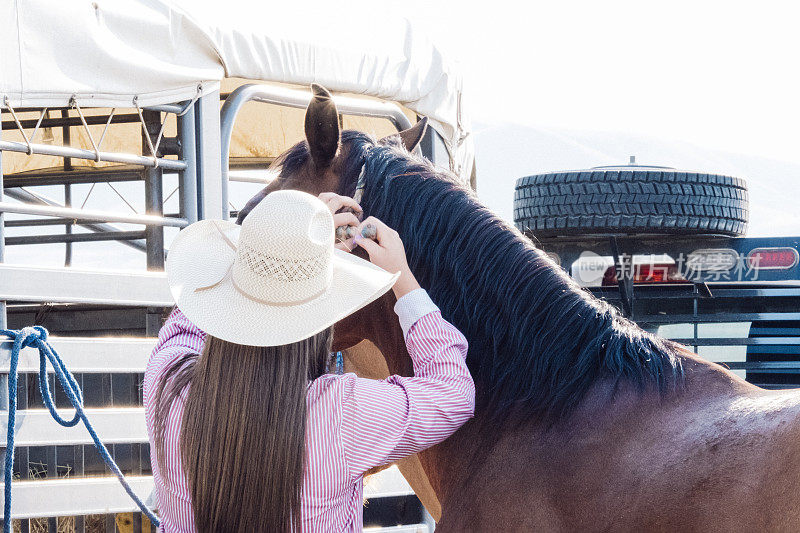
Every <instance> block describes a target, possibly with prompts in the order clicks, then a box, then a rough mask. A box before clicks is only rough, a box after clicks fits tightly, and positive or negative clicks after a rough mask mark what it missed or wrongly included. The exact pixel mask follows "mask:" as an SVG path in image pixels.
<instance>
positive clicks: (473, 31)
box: [7, 0, 800, 267]
mask: <svg viewBox="0 0 800 533" xmlns="http://www.w3.org/2000/svg"><path fill="white" fill-rule="evenodd" d="M181 1H183V0H181ZM237 1H238V2H239V4H242V3H244V0H237ZM194 2H211V4H209V5H212V6H215V5H218V4H219V2H218V1H217V0H213V1H212V0H192V3H193V5H195V4H194ZM332 5H333V4H331V3H330V2H326V3H322V2H321V1H319V0H311V1H307V2H305V3H304V4H302V7H301V8H298V9H302V10H304V12H305V15H306V16H320V15H319V13H320V12H323V11H324V10H325V9H331V6H332ZM214 8H216V7H214ZM335 8H336V9H350V10H354V11H355V10H359V11H361V12H366V13H368V14H369V16H370V17H373V18H374V20H375V24H380V21H381V20H385V19H386V18H388V17H405V18H408V19H409V20H410V21H411V23H412V25H413V26H414V27H415V28H418V29H421V30H424V31H426V32H427V33H428V34H429V35H430V37H431V39H432V40H433V41H434V42H435V43H436V44H437V46H438V47H439V48H440V49H442V50H443V51H444V52H445V53H446V54H447V55H448V56H449V57H450V58H451V59H452V60H453V61H455V62H456V63H457V65H458V68H459V70H460V72H461V73H462V74H463V77H464V100H463V102H464V104H465V106H466V110H467V111H468V113H469V114H470V115H471V117H472V131H473V140H474V142H475V145H476V154H477V164H478V193H479V195H480V197H481V199H482V200H483V201H484V202H485V203H486V204H487V205H488V206H489V207H490V208H492V209H493V210H495V211H496V212H497V213H499V214H500V215H501V216H504V217H506V218H509V219H510V218H511V209H512V198H513V188H514V183H515V181H516V179H517V178H519V177H521V176H524V175H529V174H534V173H539V172H548V171H554V170H567V169H579V168H588V167H592V166H597V165H609V164H622V163H626V162H627V161H628V156H630V155H636V156H637V161H638V162H639V163H642V164H647V163H651V164H658V165H665V166H673V167H676V168H682V169H685V170H696V171H702V172H718V173H725V174H732V175H736V176H740V177H744V178H746V179H747V180H748V184H749V187H750V194H751V215H750V220H751V224H750V232H749V235H751V236H758V235H800V210H798V209H797V208H796V204H797V199H798V198H800V150H798V148H799V147H800V128H798V124H800V105H799V104H798V99H799V98H800V76H799V75H798V71H800V69H799V68H798V55H800V53H799V52H800V46H798V44H800V43H798V41H800V32H797V30H796V27H795V26H796V22H797V20H800V18H798V15H799V14H800V12H799V11H800V8H798V7H796V6H795V5H793V4H792V3H791V2H773V1H769V0H762V1H760V2H738V1H726V2H720V1H716V0H704V1H697V0H695V1H684V0H676V1H671V2H659V3H655V2H642V1H627V0H605V1H602V2H598V1H561V2H555V1H547V2H542V1H538V0H537V1H527V2H511V1H508V0H494V1H492V2H486V1H481V2H472V1H451V0H445V1H437V2H430V1H422V0H404V1H402V2H400V1H396V0H386V1H384V2H375V1H374V0H371V1H360V0H359V1H354V2H342V3H338V4H336V5H335ZM121 187H124V185H121ZM165 189H167V190H171V189H168V188H167V187H165ZM240 189H241V190H240V192H239V193H238V194H239V196H241V197H242V198H235V199H236V201H240V202H241V200H242V199H244V198H246V197H247V195H249V194H251V193H252V192H255V190H256V189H257V187H252V186H250V188H247V187H244V188H242V187H240ZM129 192H130V193H131V194H130V196H131V197H132V198H134V199H135V200H134V201H139V200H140V199H141V193H140V192H139V193H138V194H137V193H136V191H135V190H134V189H131V191H129ZM52 194H53V196H55V197H58V194H59V193H58V191H54V192H53V193H52ZM75 194H76V196H77V197H79V198H82V197H83V195H84V194H85V192H81V191H76V192H75ZM95 194H96V197H95V198H93V199H92V201H91V202H94V201H98V202H100V204H99V205H97V206H91V205H87V207H94V208H96V209H97V208H103V204H104V203H105V202H107V201H109V198H110V199H113V198H114V196H113V194H111V193H109V192H108V191H105V193H101V194H99V195H97V193H95ZM173 201H174V198H173ZM91 202H90V204H91ZM135 205H136V204H135ZM122 207H123V208H124V205H123V206H122ZM171 231H172V230H170V234H171ZM113 246H115V248H116V249H117V252H118V254H117V256H116V257H117V259H118V261H117V262H118V263H119V264H120V265H122V266H125V267H127V266H136V267H139V263H140V262H142V260H143V259H142V257H141V254H138V253H137V252H133V251H130V250H129V249H127V248H124V247H122V246H120V245H113ZM21 248H30V247H10V248H9V250H8V252H7V253H8V255H7V260H8V261H10V262H17V261H16V260H17V259H24V258H23V250H22V249H21ZM63 249H64V247H63V245H52V246H38V247H37V254H36V256H37V257H40V258H41V257H50V258H52V259H53V261H54V262H55V264H57V263H58V262H59V261H61V260H62V258H63ZM75 249H76V253H75V257H76V263H77V264H84V265H85V264H92V263H93V262H95V261H96V260H97V259H98V258H103V257H104V255H105V250H106V249H107V245H105V244H81V245H76V247H75ZM18 256H19V257H18Z"/></svg>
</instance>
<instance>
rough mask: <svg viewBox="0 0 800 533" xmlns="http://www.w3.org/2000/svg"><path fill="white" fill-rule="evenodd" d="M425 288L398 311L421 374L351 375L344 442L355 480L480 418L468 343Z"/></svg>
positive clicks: (344, 408)
mask: <svg viewBox="0 0 800 533" xmlns="http://www.w3.org/2000/svg"><path fill="white" fill-rule="evenodd" d="M418 291H420V292H418ZM418 291H412V292H411V293H408V294H407V295H406V296H404V297H403V298H401V299H400V300H398V302H397V305H396V306H395V311H396V312H397V314H398V317H399V318H400V322H401V325H403V329H404V333H405V332H406V331H407V333H406V334H405V340H406V346H407V348H408V353H409V355H410V356H411V359H412V361H413V364H414V376H413V377H401V376H390V377H389V378H387V379H385V380H381V381H377V380H371V379H363V378H357V377H355V376H350V378H349V379H348V380H347V381H346V382H345V391H344V397H343V405H342V421H341V424H342V445H343V448H344V453H345V458H346V460H347V463H348V468H349V470H350V475H351V476H352V477H353V478H358V477H359V476H361V475H363V474H364V472H366V471H367V470H369V469H370V468H374V467H376V466H380V465H383V464H387V463H390V462H393V461H396V460H398V459H401V458H403V457H407V456H409V455H412V454H414V453H416V452H419V451H422V450H424V449H426V448H429V447H431V446H433V445H435V444H438V443H439V442H441V441H443V440H445V439H446V438H447V437H449V436H450V435H452V434H453V433H454V432H455V431H456V430H457V429H458V428H459V427H461V425H463V424H464V423H465V422H466V421H467V420H469V419H470V418H471V417H472V415H473V414H474V411H475V385H474V383H473V381H472V377H471V376H470V374H469V370H468V369H467V365H466V362H465V358H466V355H467V340H466V338H465V337H464V335H462V334H461V332H459V331H458V330H457V329H456V328H455V326H453V325H452V324H450V323H449V322H447V321H446V320H444V319H443V318H442V315H441V313H440V312H439V309H438V308H437V307H436V306H435V305H433V302H431V301H430V298H429V297H428V295H427V293H426V292H425V291H424V290H418ZM409 296H410V297H411V298H409ZM406 298H409V299H408V300H405V299H406ZM404 300H405V301H404Z"/></svg>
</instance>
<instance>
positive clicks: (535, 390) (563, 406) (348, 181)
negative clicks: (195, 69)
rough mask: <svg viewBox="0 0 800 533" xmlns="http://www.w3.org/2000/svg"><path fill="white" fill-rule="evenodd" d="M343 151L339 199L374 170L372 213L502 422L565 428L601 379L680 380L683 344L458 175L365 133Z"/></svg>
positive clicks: (295, 160)
mask: <svg viewBox="0 0 800 533" xmlns="http://www.w3.org/2000/svg"><path fill="white" fill-rule="evenodd" d="M342 148H343V150H344V154H345V158H344V163H343V167H342V168H341V169H340V170H341V175H342V179H341V182H340V183H341V190H340V191H339V193H340V194H347V195H352V194H353V192H354V190H355V186H356V180H357V176H358V174H359V172H360V169H361V166H362V165H366V166H365V179H366V188H365V192H364V197H363V199H362V201H361V205H362V207H363V208H364V211H365V215H374V216H376V217H378V218H380V219H381V220H383V221H384V222H386V224H388V225H389V226H391V227H393V228H395V229H396V230H397V231H398V233H399V234H400V236H401V237H402V239H403V242H404V244H405V247H406V252H407V254H408V261H409V266H410V267H411V269H412V271H413V272H414V275H415V276H416V277H417V279H418V280H419V282H420V284H421V285H422V286H423V287H425V288H426V289H427V290H428V292H429V293H430V295H431V298H432V299H433V300H434V302H436V304H437V305H438V306H439V307H440V308H441V310H442V314H443V315H444V317H445V318H446V319H447V320H449V321H451V322H452V323H453V324H455V325H456V326H457V327H458V328H459V329H460V330H461V331H462V332H463V333H464V334H465V335H466V337H467V339H468V341H469V354H468V357H467V363H468V365H469V368H470V371H471V372H472V375H473V377H474V379H475V381H476V382H477V383H478V384H479V390H481V391H482V393H483V394H484V395H485V396H484V401H486V402H487V403H488V404H490V406H491V408H492V409H494V410H495V412H496V413H498V414H500V413H502V412H504V411H506V410H507V408H508V407H511V406H520V405H522V404H524V405H526V406H527V408H528V409H529V410H530V411H532V414H537V415H539V416H540V417H542V418H544V419H548V420H550V421H555V420H558V419H559V418H561V417H564V416H567V415H568V414H569V413H570V412H571V411H572V410H573V409H574V408H575V407H576V406H577V405H578V404H579V402H580V401H581V400H582V399H583V398H584V396H585V395H586V393H587V392H588V391H589V389H590V388H591V387H592V385H593V384H595V383H596V382H597V381H598V380H600V379H605V378H611V379H613V380H621V379H623V380H628V381H630V382H632V383H634V384H636V385H638V386H640V387H641V388H643V389H644V388H646V387H649V386H654V387H656V388H658V389H659V390H661V391H662V392H663V391H665V390H667V388H668V387H670V386H672V385H674V384H675V383H677V382H679V381H680V379H681V377H682V369H681V366H680V361H679V359H678V358H677V357H676V356H675V355H676V346H675V345H674V344H673V343H671V342H670V341H666V340H664V339H661V338H659V337H657V336H654V335H651V334H649V333H647V332H645V331H643V330H642V329H641V328H639V327H638V326H637V325H635V324H634V323H632V322H631V321H629V320H627V319H625V318H623V317H622V316H621V315H620V314H619V312H618V311H617V310H616V309H615V308H614V307H612V306H611V305H609V304H607V303H606V302H603V301H601V300H599V299H597V298H595V297H594V296H592V295H591V294H590V293H588V292H587V291H585V290H583V289H582V288H581V287H579V286H578V285H577V284H576V283H575V282H574V281H573V280H572V279H571V278H570V277H569V276H568V275H567V274H566V273H565V272H564V271H563V270H562V269H561V268H560V267H558V266H557V265H556V264H555V263H553V262H552V261H551V260H550V259H549V258H548V257H547V256H546V255H545V254H544V253H543V252H541V251H540V250H538V249H537V248H535V247H534V246H533V244H532V243H531V242H530V241H529V240H528V239H527V238H525V237H524V236H522V235H521V234H520V233H519V232H518V231H517V230H516V229H514V228H513V227H511V226H510V225H509V224H507V223H506V222H505V221H503V220H502V219H500V218H499V217H498V216H496V215H495V214H493V213H492V212H491V211H489V210H488V209H487V208H486V207H484V206H483V205H481V204H480V202H479V201H478V200H477V198H476V197H475V196H474V194H473V193H472V192H471V191H469V190H467V189H465V188H464V187H462V186H460V185H458V184H457V183H456V181H455V179H454V178H453V177H452V176H450V175H449V174H448V173H446V172H443V171H441V170H438V169H436V168H434V167H433V165H432V164H431V163H430V162H428V161H427V160H425V159H423V158H419V157H415V156H412V155H410V154H409V153H408V152H407V151H405V150H404V149H403V148H402V147H401V146H400V145H399V143H392V142H389V143H385V144H376V143H375V142H374V141H373V140H372V138H371V137H369V136H367V135H365V134H363V133H359V132H354V131H345V132H343V134H342ZM292 152H294V153H291V152H290V153H289V154H287V156H286V160H285V161H284V169H283V170H285V171H287V174H288V173H289V172H288V171H290V168H289V167H292V166H295V167H296V165H299V164H300V163H301V160H302V159H304V157H303V154H302V152H303V146H302V145H298V146H297V147H295V149H293V151H292ZM306 157H307V152H306ZM509 201H511V199H510V197H509Z"/></svg>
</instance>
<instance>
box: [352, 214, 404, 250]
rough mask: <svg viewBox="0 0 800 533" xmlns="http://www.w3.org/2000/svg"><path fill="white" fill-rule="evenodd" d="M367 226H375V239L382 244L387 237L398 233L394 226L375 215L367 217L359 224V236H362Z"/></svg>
mask: <svg viewBox="0 0 800 533" xmlns="http://www.w3.org/2000/svg"><path fill="white" fill-rule="evenodd" d="M367 226H372V227H373V228H375V236H374V237H373V240H375V241H376V242H377V243H378V244H380V245H381V246H382V245H383V244H384V242H385V241H386V239H387V238H391V237H393V236H395V235H397V232H396V231H394V230H393V229H392V228H390V227H389V226H387V225H386V224H384V223H383V222H381V221H380V220H379V219H377V218H375V217H367V218H366V219H364V221H363V222H361V223H360V224H359V225H358V234H357V235H358V236H359V237H361V236H363V234H364V233H365V231H364V229H365V228H366V227H367Z"/></svg>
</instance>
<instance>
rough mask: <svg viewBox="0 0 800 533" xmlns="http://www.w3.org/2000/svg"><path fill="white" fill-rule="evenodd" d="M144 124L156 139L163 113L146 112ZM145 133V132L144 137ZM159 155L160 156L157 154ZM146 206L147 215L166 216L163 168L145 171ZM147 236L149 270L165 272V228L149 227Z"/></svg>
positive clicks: (151, 136) (143, 144) (143, 145)
mask: <svg viewBox="0 0 800 533" xmlns="http://www.w3.org/2000/svg"><path fill="white" fill-rule="evenodd" d="M144 122H145V124H146V125H147V130H148V131H147V133H148V134H149V135H150V138H152V139H155V138H156V137H157V136H158V132H159V130H160V129H161V113H160V112H158V111H145V112H144ZM144 135H145V133H144V132H143V136H144ZM145 143H146V140H145V139H144V138H143V139H142V148H143V149H146V144H145ZM156 155H158V154H156ZM143 172H144V205H145V210H146V214H147V215H150V216H159V217H160V216H162V215H163V214H164V192H163V179H162V178H163V171H162V170H161V167H149V168H145V169H144V171H143ZM145 233H146V234H147V239H146V242H147V270H164V228H163V227H162V226H156V225H148V226H147V227H146V229H145Z"/></svg>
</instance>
